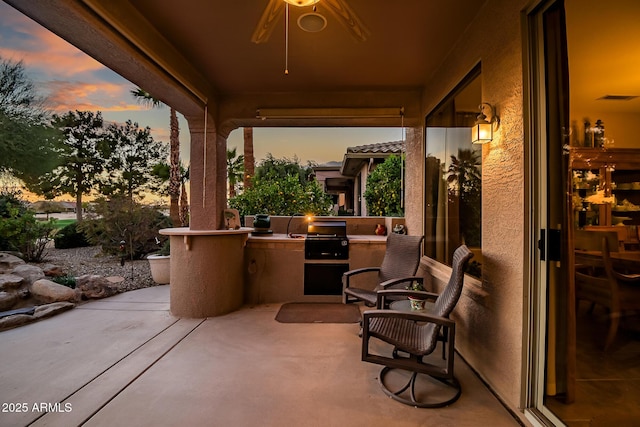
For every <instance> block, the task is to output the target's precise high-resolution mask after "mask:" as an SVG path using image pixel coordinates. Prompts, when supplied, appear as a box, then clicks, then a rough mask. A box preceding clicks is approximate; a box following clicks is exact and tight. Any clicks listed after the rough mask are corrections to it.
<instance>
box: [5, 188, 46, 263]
mask: <svg viewBox="0 0 640 427" xmlns="http://www.w3.org/2000/svg"><path fill="white" fill-rule="evenodd" d="M54 221H55V220H49V221H46V222H44V221H38V220H37V219H36V217H35V215H34V213H33V212H32V211H30V210H28V209H27V208H26V205H25V204H24V203H23V202H21V201H20V200H19V199H18V198H17V197H16V195H14V194H6V193H5V194H0V250H4V251H17V252H20V253H21V254H22V257H23V258H24V259H25V260H26V261H32V262H40V261H42V259H43V257H44V254H45V248H46V245H47V243H48V242H49V240H50V238H51V234H52V232H53V230H54V228H55V226H54Z"/></svg>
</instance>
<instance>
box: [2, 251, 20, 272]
mask: <svg viewBox="0 0 640 427" xmlns="http://www.w3.org/2000/svg"><path fill="white" fill-rule="evenodd" d="M24 263H25V262H24V261H23V260H21V259H20V258H18V257H17V256H14V255H11V254H8V253H6V252H0V273H6V272H9V271H11V270H13V269H14V268H16V267H17V266H18V265H21V264H24Z"/></svg>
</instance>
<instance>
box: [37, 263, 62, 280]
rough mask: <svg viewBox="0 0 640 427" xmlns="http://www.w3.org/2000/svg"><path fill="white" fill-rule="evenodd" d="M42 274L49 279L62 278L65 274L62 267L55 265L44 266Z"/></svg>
mask: <svg viewBox="0 0 640 427" xmlns="http://www.w3.org/2000/svg"><path fill="white" fill-rule="evenodd" d="M42 272H43V273H44V275H45V276H47V277H61V276H64V274H65V273H64V271H63V270H62V267H60V266H59V265H55V264H44V265H43V266H42Z"/></svg>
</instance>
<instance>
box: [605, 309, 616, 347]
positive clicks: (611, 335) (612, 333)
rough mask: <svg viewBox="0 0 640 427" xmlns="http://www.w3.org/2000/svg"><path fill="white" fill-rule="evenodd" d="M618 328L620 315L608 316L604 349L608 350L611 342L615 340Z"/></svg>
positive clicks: (611, 314)
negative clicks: (607, 329) (607, 330)
mask: <svg viewBox="0 0 640 427" xmlns="http://www.w3.org/2000/svg"><path fill="white" fill-rule="evenodd" d="M618 326H620V313H613V312H612V313H610V314H609V332H608V333H607V339H606V341H605V343H604V349H605V350H608V349H609V347H610V346H611V344H613V341H614V340H615V339H616V334H617V333H618Z"/></svg>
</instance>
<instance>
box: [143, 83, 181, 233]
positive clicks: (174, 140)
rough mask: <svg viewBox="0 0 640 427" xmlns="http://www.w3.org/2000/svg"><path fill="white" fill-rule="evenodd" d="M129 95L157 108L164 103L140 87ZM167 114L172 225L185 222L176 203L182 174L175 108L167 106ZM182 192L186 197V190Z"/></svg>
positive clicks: (179, 193)
mask: <svg viewBox="0 0 640 427" xmlns="http://www.w3.org/2000/svg"><path fill="white" fill-rule="evenodd" d="M131 95H133V97H134V98H135V99H136V100H137V101H138V102H139V103H141V104H143V105H145V106H147V107H149V108H159V107H162V106H163V105H164V104H163V103H162V101H160V100H159V99H157V98H154V97H153V96H151V94H150V93H149V92H147V91H146V90H144V89H141V88H136V89H132V90H131ZM169 115H170V134H169V147H170V149H169V153H170V154H169V216H170V217H171V221H173V224H174V225H178V224H180V225H183V226H184V225H186V224H184V223H183V221H182V220H181V215H180V206H179V203H178V201H179V199H180V195H181V191H180V187H181V186H183V182H182V181H183V179H182V174H181V173H180V138H179V136H180V129H179V128H178V116H177V114H176V110H174V109H173V107H171V106H169ZM182 193H183V197H185V199H186V191H183V192H182ZM183 203H185V202H183ZM183 209H184V208H183Z"/></svg>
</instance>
